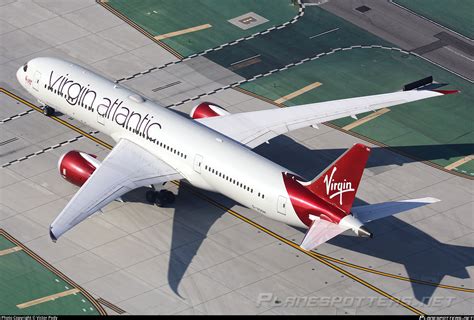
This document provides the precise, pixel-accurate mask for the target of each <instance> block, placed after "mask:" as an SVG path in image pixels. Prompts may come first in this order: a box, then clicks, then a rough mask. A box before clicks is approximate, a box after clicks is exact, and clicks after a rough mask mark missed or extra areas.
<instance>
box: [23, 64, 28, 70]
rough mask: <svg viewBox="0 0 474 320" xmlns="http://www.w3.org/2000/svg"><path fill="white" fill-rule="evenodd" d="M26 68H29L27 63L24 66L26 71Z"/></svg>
mask: <svg viewBox="0 0 474 320" xmlns="http://www.w3.org/2000/svg"><path fill="white" fill-rule="evenodd" d="M26 70H28V64H27V63H25V65H24V66H23V71H25V72H26Z"/></svg>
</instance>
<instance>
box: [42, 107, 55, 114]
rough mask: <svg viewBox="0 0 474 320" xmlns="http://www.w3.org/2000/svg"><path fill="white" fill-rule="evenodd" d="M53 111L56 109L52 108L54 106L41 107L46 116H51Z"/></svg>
mask: <svg viewBox="0 0 474 320" xmlns="http://www.w3.org/2000/svg"><path fill="white" fill-rule="evenodd" d="M55 112H56V110H54V108H51V107H50V106H44V107H43V114H44V115H45V116H47V117H51V116H53V115H54V113H55Z"/></svg>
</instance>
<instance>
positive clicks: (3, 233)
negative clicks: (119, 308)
mask: <svg viewBox="0 0 474 320" xmlns="http://www.w3.org/2000/svg"><path fill="white" fill-rule="evenodd" d="M0 89H1V90H4V89H3V88H0ZM1 90H0V91H1ZM18 101H20V100H18ZM0 236H3V237H4V238H5V239H7V240H8V241H10V242H13V243H14V244H15V245H17V246H19V247H21V248H22V250H23V252H25V253H26V254H27V255H28V256H30V257H31V258H32V259H33V260H35V262H37V263H39V264H40V265H41V266H42V267H44V268H46V269H47V270H48V271H50V272H52V273H54V274H55V275H56V276H58V277H59V278H61V279H62V280H63V281H64V282H66V283H67V284H68V285H69V286H71V287H73V288H76V289H78V290H79V292H80V293H81V294H82V295H83V296H84V297H85V298H86V299H87V300H89V301H90V302H91V303H92V305H93V306H94V307H95V308H96V309H97V311H98V312H99V314H100V315H107V312H105V309H104V308H103V307H102V306H101V305H100V304H99V303H98V302H97V300H96V299H94V297H92V295H91V294H90V293H89V292H87V291H86V290H84V289H83V288H82V287H81V286H79V285H77V284H76V283H75V282H74V281H72V280H71V279H70V278H68V277H67V276H66V275H65V274H63V273H62V272H61V271H59V270H58V269H56V268H55V267H53V266H52V265H50V264H49V263H48V262H46V261H45V260H44V259H43V258H41V257H40V256H38V255H37V254H36V253H34V252H33V251H31V250H30V249H29V248H28V247H26V246H25V245H24V244H23V243H21V242H20V241H18V240H17V239H16V238H14V237H13V236H12V235H10V234H9V233H8V232H6V231H5V230H4V229H2V228H1V227H0Z"/></svg>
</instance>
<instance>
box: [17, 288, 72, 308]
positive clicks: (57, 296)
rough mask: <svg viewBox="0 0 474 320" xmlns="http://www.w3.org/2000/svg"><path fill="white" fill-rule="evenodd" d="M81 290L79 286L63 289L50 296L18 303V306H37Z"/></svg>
mask: <svg viewBox="0 0 474 320" xmlns="http://www.w3.org/2000/svg"><path fill="white" fill-rule="evenodd" d="M80 292H81V291H80V290H79V289H77V288H74V289H69V290H66V291H63V292H58V293H55V294H52V295H49V296H46V297H42V298H38V299H35V300H31V301H28V302H24V303H20V304H17V305H16V306H17V307H18V308H19V309H25V308H28V307H31V306H35V305H38V304H41V303H45V302H48V301H52V300H56V299H58V298H62V297H66V296H69V295H71V294H76V293H80Z"/></svg>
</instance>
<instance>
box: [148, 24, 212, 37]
mask: <svg viewBox="0 0 474 320" xmlns="http://www.w3.org/2000/svg"><path fill="white" fill-rule="evenodd" d="M211 27H212V25H210V24H209V23H206V24H202V25H200V26H195V27H191V28H187V29H182V30H178V31H173V32H169V33H165V34H160V35H157V36H154V38H155V40H163V39H167V38H172V37H176V36H180V35H182V34H186V33H190V32H196V31H200V30H204V29H208V28H211Z"/></svg>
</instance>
